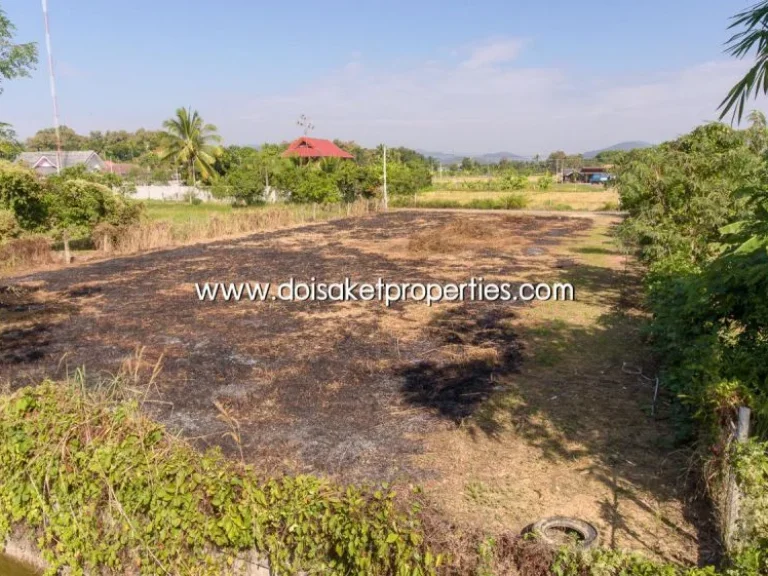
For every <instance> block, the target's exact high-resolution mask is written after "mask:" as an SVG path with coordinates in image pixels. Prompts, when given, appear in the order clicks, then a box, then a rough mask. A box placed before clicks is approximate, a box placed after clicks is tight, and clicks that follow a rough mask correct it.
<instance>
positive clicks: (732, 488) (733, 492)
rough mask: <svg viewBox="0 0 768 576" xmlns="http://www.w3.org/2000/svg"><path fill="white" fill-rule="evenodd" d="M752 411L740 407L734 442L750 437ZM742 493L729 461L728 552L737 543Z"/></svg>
mask: <svg viewBox="0 0 768 576" xmlns="http://www.w3.org/2000/svg"><path fill="white" fill-rule="evenodd" d="M750 415H751V411H750V409H749V408H747V407H746V406H741V407H739V417H738V422H737V423H736V432H735V434H734V438H733V440H734V442H736V443H737V444H741V443H743V442H746V441H747V439H748V438H749V419H750ZM740 501H741V494H740V492H739V487H738V484H737V482H736V472H735V471H734V470H733V466H732V465H731V464H730V463H729V470H728V486H727V492H726V502H725V506H726V509H725V534H724V541H725V548H726V551H727V552H731V551H733V549H734V547H735V545H736V536H737V534H738V523H739V519H740V518H739V516H740V510H739V507H740V503H741V502H740Z"/></svg>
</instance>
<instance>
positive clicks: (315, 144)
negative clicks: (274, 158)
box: [283, 136, 354, 158]
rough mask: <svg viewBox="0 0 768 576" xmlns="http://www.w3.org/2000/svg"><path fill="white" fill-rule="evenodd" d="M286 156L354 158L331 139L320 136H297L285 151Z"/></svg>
mask: <svg viewBox="0 0 768 576" xmlns="http://www.w3.org/2000/svg"><path fill="white" fill-rule="evenodd" d="M283 157H284V158H291V157H298V158H354V156H352V154H350V153H349V152H346V151H344V150H342V149H341V148H339V147H338V146H336V144H334V143H333V142H331V141H330V140H322V139H320V138H307V137H306V136H302V137H301V138H297V139H296V140H294V141H293V142H291V144H290V145H289V146H288V149H287V150H286V151H285V152H283Z"/></svg>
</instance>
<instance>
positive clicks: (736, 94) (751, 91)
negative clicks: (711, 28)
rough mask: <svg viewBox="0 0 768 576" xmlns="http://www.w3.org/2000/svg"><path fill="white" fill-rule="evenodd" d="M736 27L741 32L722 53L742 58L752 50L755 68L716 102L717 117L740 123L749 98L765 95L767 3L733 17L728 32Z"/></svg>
mask: <svg viewBox="0 0 768 576" xmlns="http://www.w3.org/2000/svg"><path fill="white" fill-rule="evenodd" d="M737 28H743V29H742V30H740V31H739V32H736V33H735V34H734V35H733V36H731V37H730V39H729V40H728V42H726V52H727V53H728V54H730V55H731V56H735V57H736V58H744V57H745V56H746V55H747V54H749V53H750V52H751V51H752V50H753V49H755V51H756V56H755V65H754V66H752V68H750V69H749V70H748V71H747V73H746V74H745V75H744V78H742V79H741V80H739V82H738V83H737V84H736V85H735V86H734V87H733V88H731V91H730V92H728V96H726V97H725V100H723V101H722V102H721V103H720V109H721V110H722V112H721V114H720V118H721V119H722V118H725V116H727V115H728V113H729V112H730V113H732V119H733V120H737V121H738V122H741V118H742V116H743V115H744V107H745V106H746V103H747V99H748V98H749V97H750V95H754V96H755V97H757V96H758V95H759V93H760V91H762V92H763V93H764V94H765V93H768V0H762V1H761V2H758V3H757V4H755V5H754V6H752V7H751V8H748V9H747V10H744V11H743V12H739V13H738V14H736V15H735V16H734V17H733V22H732V23H731V25H730V26H729V27H728V29H729V30H733V29H737Z"/></svg>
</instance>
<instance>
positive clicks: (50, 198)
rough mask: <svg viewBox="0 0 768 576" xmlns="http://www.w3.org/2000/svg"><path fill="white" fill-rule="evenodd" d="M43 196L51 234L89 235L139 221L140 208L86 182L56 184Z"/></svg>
mask: <svg viewBox="0 0 768 576" xmlns="http://www.w3.org/2000/svg"><path fill="white" fill-rule="evenodd" d="M49 186H50V191H49V193H48V194H47V196H46V203H47V205H48V225H49V227H50V228H51V229H53V230H59V231H63V230H69V231H70V232H74V233H76V234H80V235H83V234H89V233H90V231H91V230H92V229H93V227H94V226H96V225H97V224H99V223H101V222H107V223H109V224H112V225H114V226H120V225H126V224H130V223H132V222H135V221H137V220H138V218H139V216H140V214H141V210H142V207H141V205H140V204H137V203H132V202H128V201H126V200H125V199H124V198H122V197H121V196H119V195H117V194H115V193H114V192H113V191H112V190H111V189H110V188H107V187H106V186H104V185H103V184H97V183H96V182H91V181H88V180H80V179H77V180H63V179H62V180H56V181H51V182H50V183H49Z"/></svg>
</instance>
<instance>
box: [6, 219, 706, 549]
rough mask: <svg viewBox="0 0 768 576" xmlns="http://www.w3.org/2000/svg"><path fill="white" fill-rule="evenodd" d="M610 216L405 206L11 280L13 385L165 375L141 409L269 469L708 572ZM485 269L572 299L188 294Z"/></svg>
mask: <svg viewBox="0 0 768 576" xmlns="http://www.w3.org/2000/svg"><path fill="white" fill-rule="evenodd" d="M613 222H615V218H612V217H600V218H597V219H592V218H569V217H564V216H557V217H555V216H546V217H545V216H531V215H524V214H518V215H505V214H486V213H483V214H467V213H451V212H441V213H437V212H424V213H420V212H416V211H410V212H407V211H399V212H395V213H390V214H380V215H374V216H370V217H365V218H356V219H346V220H337V221H333V222H329V223H325V224H317V225H313V226H306V227H300V228H295V229H288V230H281V231H277V232H266V233H259V234H254V235H251V236H248V237H244V238H238V239H235V240H227V241H220V242H213V243H209V244H198V245H193V246H187V247H182V248H176V249H173V250H164V251H157V252H153V253H149V254H144V255H138V256H131V257H124V258H114V259H111V260H104V261H99V262H95V263H84V264H82V265H77V266H72V267H68V268H61V269H57V270H50V271H44V272H40V273H35V274H30V275H26V276H23V277H17V278H11V279H6V280H4V285H3V286H0V385H5V386H7V387H10V388H17V387H19V386H23V385H26V384H34V383H37V382H39V381H40V380H41V379H43V378H45V377H52V378H57V379H58V378H64V377H65V376H66V375H67V374H68V373H69V374H71V373H72V372H73V371H74V370H75V369H76V368H77V367H81V366H85V370H86V373H87V374H88V375H89V378H90V380H91V381H96V380H98V379H100V378H103V377H105V376H108V375H110V374H117V373H119V372H121V371H122V372H123V373H124V372H125V371H126V366H130V367H131V370H133V371H134V376H136V381H137V383H136V385H137V386H138V385H146V384H141V383H142V382H144V383H146V378H147V374H148V373H149V372H150V371H151V369H152V367H153V366H154V365H155V364H157V363H160V364H161V365H162V371H161V372H160V374H159V376H158V377H157V378H156V379H155V381H154V384H153V386H152V387H151V388H149V389H148V391H147V400H148V401H147V402H146V404H145V406H146V409H147V410H149V411H151V412H152V414H153V415H154V416H155V417H157V418H158V419H160V420H161V421H163V422H164V423H166V424H167V425H168V427H169V428H170V429H172V430H174V431H178V432H179V433H181V434H183V435H185V436H186V437H188V438H190V439H192V440H193V441H194V442H196V443H198V444H199V445H200V446H201V447H203V446H210V445H217V446H221V447H222V449H223V450H224V451H225V452H226V453H228V454H231V455H232V456H233V457H239V456H240V448H242V452H243V454H244V457H245V459H246V460H247V461H249V462H252V463H254V464H255V465H256V466H257V467H259V468H260V469H262V470H264V471H265V473H268V474H274V473H284V472H285V473H299V472H305V473H317V474H324V475H329V476H333V477H336V478H338V479H340V480H342V481H355V482H359V481H371V482H378V481H392V482H396V483H400V484H411V483H418V484H421V485H423V486H424V488H425V492H426V496H427V498H429V499H430V500H432V501H433V502H434V505H435V507H436V509H437V510H439V512H440V514H442V515H443V516H444V517H445V518H447V519H448V521H449V522H450V523H452V524H454V525H455V526H458V527H466V528H467V529H473V530H474V529H482V530H496V531H510V530H511V531H519V530H521V529H522V528H523V527H524V526H526V525H527V524H530V523H531V522H533V521H535V520H537V519H539V518H540V517H542V516H549V515H574V516H578V517H579V518H582V519H584V520H587V521H590V522H593V523H594V524H595V525H596V526H598V528H599V529H600V531H601V534H602V539H603V543H604V544H609V545H617V546H622V547H628V548H633V549H638V550H642V551H644V552H645V553H647V554H649V555H651V556H656V557H660V558H664V559H666V560H672V561H677V562H681V563H686V562H695V561H697V560H704V559H706V558H707V556H708V554H709V550H710V545H709V540H708V539H707V538H706V533H705V532H704V529H703V528H702V526H705V525H706V522H704V520H706V519H705V518H703V517H702V516H701V513H700V510H699V509H698V508H697V507H696V506H695V505H694V504H692V503H690V502H689V501H688V500H687V498H686V497H685V494H686V490H685V469H686V465H687V462H686V455H685V453H684V452H681V451H679V450H677V449H675V448H674V444H673V442H672V438H673V436H674V431H673V429H672V425H671V423H670V421H669V406H668V402H667V400H666V399H665V398H663V396H662V398H661V399H660V400H659V402H658V403H657V405H655V406H653V408H652V412H653V414H651V400H652V394H653V386H652V385H649V381H648V377H647V375H651V376H652V374H653V373H652V368H653V367H652V366H648V365H647V361H646V360H645V358H646V355H645V352H644V350H643V349H642V343H641V338H640V336H639V320H640V318H639V316H638V314H637V313H636V311H635V310H634V308H633V298H634V294H633V292H634V289H635V288H636V287H637V278H636V277H634V276H633V273H632V271H631V270H630V268H629V267H628V265H627V260H626V258H625V257H624V256H623V255H622V254H621V253H620V252H619V251H617V250H616V249H615V248H614V247H613V246H612V245H611V244H610V240H609V239H608V236H607V231H608V228H609V227H610V225H612V223H613ZM472 276H475V277H484V278H485V279H486V280H489V281H490V280H498V281H515V282H522V281H526V282H541V281H555V280H559V281H564V280H571V281H573V283H574V284H575V286H576V291H577V302H561V303H551V302H548V303H536V304H509V303H505V304H502V303H488V302H485V303H481V302H465V303H461V304H439V305H434V306H433V307H431V308H429V307H427V306H426V305H424V304H421V303H415V302H408V303H398V304H394V305H392V306H391V307H390V308H387V307H385V306H384V304H383V303H378V302H367V303H366V302H352V303H330V302H314V303H313V302H308V303H289V302H280V301H266V302H248V301H242V302H238V303H236V302H224V301H217V302H200V301H199V300H198V298H197V297H196V295H195V292H194V289H193V284H194V283H195V282H207V281H211V282H217V281H221V282H230V281H231V282H241V281H259V282H272V283H274V284H277V283H279V282H283V281H286V280H287V279H288V278H290V277H294V278H296V279H297V280H309V279H310V278H312V277H314V278H316V279H318V280H322V281H328V282H337V281H341V280H343V279H344V278H345V277H350V278H351V279H352V280H354V281H360V282H375V281H376V280H377V279H378V278H379V277H382V278H384V279H385V280H389V281H397V282H446V281H466V280H468V279H469V278H470V277H472ZM137 351H140V352H137ZM644 363H645V364H646V365H644ZM139 373H141V375H142V376H141V378H140V377H138V375H139ZM0 387H1V386H0ZM216 404H218V405H219V407H217V406H216ZM222 410H223V411H225V412H226V413H227V414H228V415H229V416H230V417H231V418H233V419H234V421H236V422H237V426H239V430H240V437H241V441H240V446H239V447H238V445H237V443H236V442H235V441H234V440H233V437H232V435H231V434H228V432H230V431H231V426H232V422H233V421H232V420H230V424H227V422H226V421H225V420H226V419H225V418H223V417H222Z"/></svg>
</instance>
